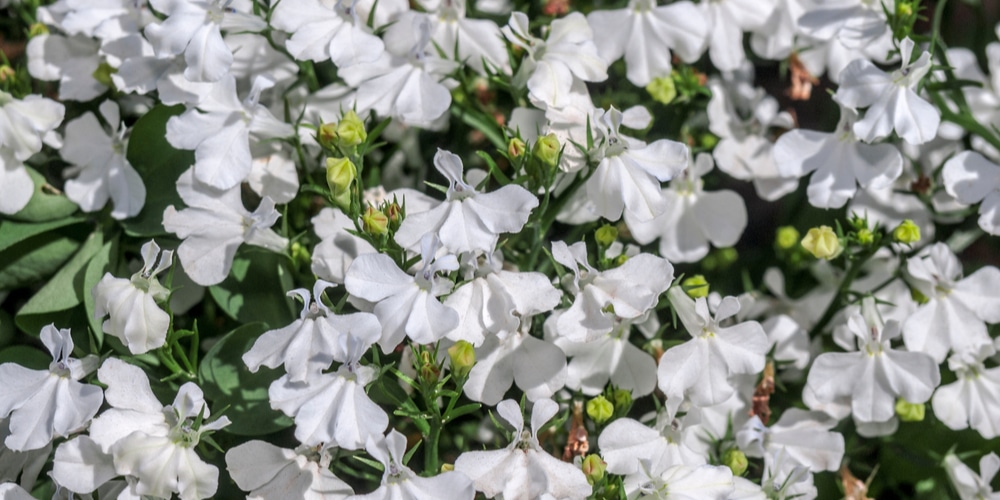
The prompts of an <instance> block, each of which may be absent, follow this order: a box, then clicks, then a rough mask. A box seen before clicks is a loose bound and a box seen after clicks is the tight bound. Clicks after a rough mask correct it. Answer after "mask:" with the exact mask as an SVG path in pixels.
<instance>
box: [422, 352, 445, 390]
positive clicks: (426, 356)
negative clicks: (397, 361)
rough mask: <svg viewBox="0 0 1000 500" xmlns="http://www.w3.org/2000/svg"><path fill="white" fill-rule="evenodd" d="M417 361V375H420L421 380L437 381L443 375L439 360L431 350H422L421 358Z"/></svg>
mask: <svg viewBox="0 0 1000 500" xmlns="http://www.w3.org/2000/svg"><path fill="white" fill-rule="evenodd" d="M416 363H417V375H418V376H420V380H423V381H424V382H427V383H428V384H434V383H437V381H438V378H439V377H440V376H441V367H439V366H438V364H437V361H435V360H434V358H433V357H432V356H431V353H430V351H420V359H418V360H417V362H416Z"/></svg>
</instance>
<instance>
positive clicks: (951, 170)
mask: <svg viewBox="0 0 1000 500" xmlns="http://www.w3.org/2000/svg"><path fill="white" fill-rule="evenodd" d="M941 177H942V180H943V181H944V188H945V190H946V191H947V192H948V194H950V195H952V196H954V197H955V198H956V199H957V200H958V201H959V202H961V203H964V204H966V205H972V204H975V203H979V202H982V204H981V205H979V227H981V228H982V229H983V231H986V232H987V233H990V234H992V235H994V236H996V235H1000V165H997V164H996V163H993V162H992V161H990V160H987V159H986V158H985V157H984V156H983V155H981V154H979V153H977V152H975V151H963V152H961V153H958V154H957V155H955V156H952V157H951V158H950V159H949V160H948V161H946V162H945V164H944V170H943V171H942V172H941Z"/></svg>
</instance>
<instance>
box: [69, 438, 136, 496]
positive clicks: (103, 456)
mask: <svg viewBox="0 0 1000 500" xmlns="http://www.w3.org/2000/svg"><path fill="white" fill-rule="evenodd" d="M49 475H50V476H52V480H53V481H54V482H55V483H56V484H57V485H58V486H57V488H60V487H61V488H65V489H67V490H69V491H72V492H73V493H77V494H79V495H87V494H90V493H93V492H95V490H98V492H99V494H98V495H97V498H121V497H116V496H110V495H109V496H105V491H104V490H106V489H112V488H117V485H122V486H121V489H122V490H124V489H125V485H127V483H126V482H125V481H116V480H114V478H115V477H117V476H118V472H117V471H115V461H114V457H113V456H112V455H111V454H110V453H109V452H105V451H104V450H102V449H101V447H100V445H98V444H97V443H96V442H95V441H94V440H93V439H92V438H91V437H90V436H87V435H85V434H80V435H78V436H76V437H74V438H73V439H71V440H69V441H66V442H64V443H62V444H60V445H59V448H57V449H56V454H55V456H54V457H53V458H52V472H51V473H50V474H49ZM132 482H133V483H134V482H135V480H134V478H133V479H132ZM70 498H72V496H70ZM124 498H129V497H123V500H124Z"/></svg>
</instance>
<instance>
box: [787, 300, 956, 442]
mask: <svg viewBox="0 0 1000 500" xmlns="http://www.w3.org/2000/svg"><path fill="white" fill-rule="evenodd" d="M861 311H862V313H861V314H858V313H853V314H851V315H850V316H849V317H848V319H847V327H848V328H849V329H850V331H851V333H853V334H854V336H855V337H856V338H857V344H858V350H857V351H855V352H827V353H823V354H820V355H819V356H817V357H816V359H815V361H813V365H812V368H810V369H809V376H808V378H807V380H806V385H807V387H808V388H809V389H810V390H811V391H812V392H813V394H814V395H815V398H816V400H817V401H818V402H820V403H830V402H834V401H836V400H838V399H839V398H847V399H849V400H850V405H851V413H853V415H854V419H855V421H858V422H863V423H867V422H871V423H882V422H888V421H890V420H894V419H895V416H896V414H895V404H896V399H897V398H903V399H905V400H906V401H908V402H910V403H924V402H926V401H927V400H929V399H930V398H931V394H933V392H934V388H935V387H937V386H938V384H939V383H940V382H941V375H940V373H939V372H938V367H937V363H935V361H934V360H933V359H932V358H931V357H930V356H929V355H927V354H924V353H923V352H907V351H900V350H896V349H893V348H892V347H891V346H890V345H889V342H890V341H891V340H892V339H893V338H895V337H897V336H899V333H900V332H899V323H898V322H896V321H894V320H889V321H888V322H886V323H883V322H882V318H881V317H880V316H879V313H878V310H876V309H875V301H874V299H873V298H871V297H867V298H865V299H864V300H863V301H862V303H861Z"/></svg>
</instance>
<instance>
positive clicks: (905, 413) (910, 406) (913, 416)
mask: <svg viewBox="0 0 1000 500" xmlns="http://www.w3.org/2000/svg"><path fill="white" fill-rule="evenodd" d="M924 411H925V406H924V404H923V403H911V402H909V401H907V400H905V399H903V398H899V399H898V400H897V401H896V415H899V419H900V420H902V421H903V422H922V421H923V420H924Z"/></svg>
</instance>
